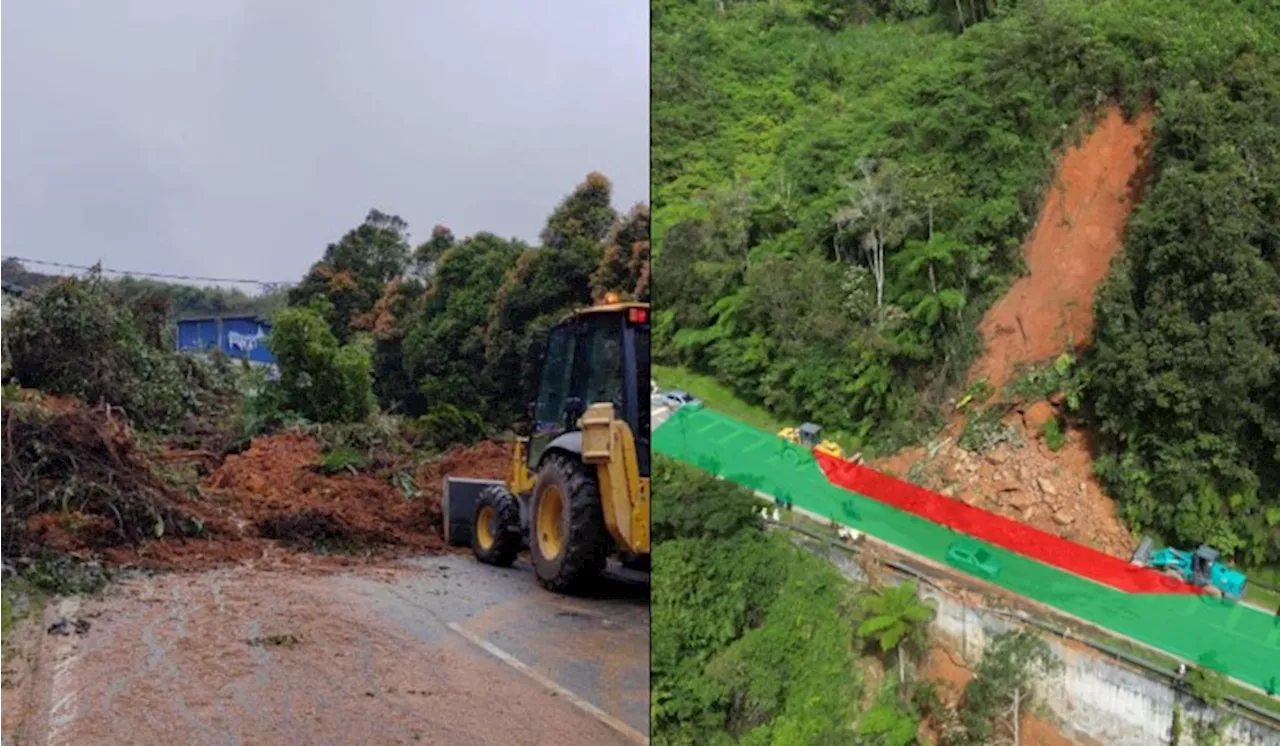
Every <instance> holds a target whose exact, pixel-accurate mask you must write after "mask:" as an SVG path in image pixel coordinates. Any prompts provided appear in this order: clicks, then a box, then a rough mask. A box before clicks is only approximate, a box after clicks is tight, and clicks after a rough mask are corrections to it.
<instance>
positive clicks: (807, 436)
mask: <svg viewBox="0 0 1280 746" xmlns="http://www.w3.org/2000/svg"><path fill="white" fill-rule="evenodd" d="M821 432H822V427H820V426H819V425H815V424H813V423H812V422H806V423H804V424H802V425H801V426H800V427H799V428H797V429H796V435H797V436H798V437H799V439H800V445H802V446H804V447H806V448H817V446H818V443H819V442H820V441H819V440H818V435H819V434H820V433H821Z"/></svg>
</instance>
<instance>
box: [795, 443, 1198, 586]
mask: <svg viewBox="0 0 1280 746" xmlns="http://www.w3.org/2000/svg"><path fill="white" fill-rule="evenodd" d="M814 456H815V457H817V459H818V465H819V466H821V467H822V471H823V473H824V474H826V476H827V479H828V480H830V481H831V482H832V483H833V484H835V485H837V486H839V487H843V488H845V489H847V490H851V491H853V492H856V493H858V494H860V495H864V496H866V497H869V498H871V499H873V500H877V501H879V502H882V503H885V504H886V505H892V506H893V507H895V508H898V509H899V510H905V511H906V512H908V513H913V514H915V515H918V516H920V517H921V518H924V519H925V520H928V521H932V522H933V523H937V524H939V525H942V526H946V527H948V528H951V529H954V530H956V531H959V532H961V533H965V534H968V535H969V536H972V537H974V538H976V539H981V540H983V541H985V542H989V543H991V544H995V545H996V546H998V547H1002V548H1004V549H1008V550H1009V551H1011V552H1017V553H1018V554H1021V555H1023V556H1024V557H1030V558H1031V559H1034V560H1039V561H1040V562H1043V563H1045V564H1046V565H1051V566H1053V567H1056V568H1058V569H1060V570H1066V571H1067V572H1070V573H1074V574H1076V575H1079V576H1081V577H1085V578H1088V579H1090V580H1093V581H1095V582H1098V583H1102V584H1103V585H1108V586H1111V587H1112V588H1116V589H1118V590H1122V591H1126V592H1128V593H1190V594H1198V593H1203V591H1202V590H1201V589H1199V588H1196V587H1195V586H1193V585H1190V584H1188V583H1184V582H1182V581H1181V580H1178V579H1177V578H1173V577H1170V576H1168V575H1164V574H1162V573H1160V572H1157V571H1155V570H1152V569H1150V568H1145V567H1135V566H1134V565H1133V564H1131V563H1129V562H1126V561H1124V560H1122V559H1118V558H1116V557H1112V556H1111V555H1109V554H1106V553H1104V552H1100V551H1098V550H1097V549H1093V548H1092V547H1087V546H1084V545H1083V544H1077V543H1075V542H1073V541H1068V540H1066V539H1063V538H1062V537H1060V536H1054V535H1053V534H1051V533H1048V532H1046V531H1041V530H1040V529H1037V528H1032V527H1031V526H1027V525H1024V524H1021V523H1018V522H1017V521H1015V520H1012V519H1010V518H1005V517H1004V516H1002V515H996V514H995V513H991V512H988V511H986V510H982V509H981V508H975V507H973V506H972V505H966V504H965V503H963V502H960V501H959V500H952V499H950V498H947V497H944V496H943V495H939V494H937V493H935V492H930V491H929V490H926V489H924V488H923V487H918V486H916V485H914V484H911V483H910V482H904V481H902V480H900V479H894V478H893V477H891V476H888V475H886V474H881V473H880V472H878V471H875V470H874V469H869V468H867V467H865V466H860V465H858V464H854V463H850V462H848V461H843V460H841V459H837V458H835V457H833V456H828V455H827V454H824V453H818V452H816V451H815V452H814Z"/></svg>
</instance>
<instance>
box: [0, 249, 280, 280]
mask: <svg viewBox="0 0 1280 746" xmlns="http://www.w3.org/2000/svg"><path fill="white" fill-rule="evenodd" d="M3 258H4V259H13V260H15V261H18V262H22V263H23V264H38V265H42V266H46V267H58V268H61V269H77V270H80V271H83V272H93V271H97V272H108V273H111V274H114V275H136V276H138V277H155V278H158V279H164V280H187V281H191V282H229V283H239V284H249V285H261V286H262V287H267V288H270V287H280V286H284V285H292V284H294V283H292V282H270V281H267V280H248V279H244V278H236V277H202V276H199V275H179V274H169V273H165V272H135V271H133V270H127V269H111V268H109V267H103V266H101V265H93V266H85V265H83V264H67V263H65V262H51V261H48V260H45V259H28V258H26V257H21V256H5V257H3Z"/></svg>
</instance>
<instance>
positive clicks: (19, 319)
mask: <svg viewBox="0 0 1280 746" xmlns="http://www.w3.org/2000/svg"><path fill="white" fill-rule="evenodd" d="M26 301H27V302H25V303H24V304H22V305H21V306H20V307H18V308H17V309H15V310H14V311H13V313H12V315H11V316H10V317H9V318H8V319H6V320H5V323H4V334H5V344H6V347H7V353H8V356H7V357H8V360H7V361H6V362H7V363H8V364H9V366H10V368H9V373H10V374H11V375H12V376H13V377H14V378H16V379H17V381H18V382H19V383H21V384H22V385H24V386H29V387H32V388H38V389H40V390H42V391H46V392H49V393H53V394H67V395H73V396H78V397H80V398H82V399H84V400H85V401H86V402H88V403H90V404H96V403H98V402H105V403H107V404H111V405H114V406H117V407H121V408H123V409H124V410H125V411H126V412H127V413H128V415H129V417H130V419H132V420H133V421H134V422H135V423H136V424H137V425H139V426H141V427H143V428H147V429H160V430H163V429H167V428H171V427H173V426H175V425H176V424H177V423H178V422H179V421H180V420H181V419H182V418H184V417H185V416H186V415H188V414H190V413H191V412H192V411H194V410H195V409H196V408H197V407H198V406H199V403H200V402H199V399H198V398H197V397H196V396H195V394H194V392H192V391H191V390H189V389H187V388H186V387H184V375H183V372H182V368H181V367H180V363H179V359H178V356H177V354H176V353H174V352H173V351H172V348H168V347H166V346H165V345H163V344H159V343H158V340H157V339H156V334H157V330H156V329H155V328H154V319H153V320H152V323H151V324H150V325H149V326H150V327H151V328H149V329H144V325H143V324H142V323H141V322H140V321H139V319H138V318H137V317H136V316H135V315H134V312H133V310H132V309H131V308H130V307H129V306H127V305H124V304H121V303H120V302H119V301H118V299H117V298H116V297H115V295H114V294H113V293H112V291H111V287H110V285H109V283H108V282H107V281H105V280H103V279H101V278H100V277H97V276H91V277H90V278H89V279H87V280H78V279H64V280H59V281H57V282H55V283H53V284H51V285H48V286H46V287H44V288H41V289H40V290H38V291H35V292H33V293H31V294H29V295H28V296H26Z"/></svg>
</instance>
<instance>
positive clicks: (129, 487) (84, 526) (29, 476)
mask: <svg viewBox="0 0 1280 746" xmlns="http://www.w3.org/2000/svg"><path fill="white" fill-rule="evenodd" d="M3 419H4V435H3V439H2V440H3V454H2V455H3V462H2V464H0V466H2V468H3V480H4V507H3V513H4V556H5V557H12V556H16V555H19V554H22V553H25V552H27V551H30V550H32V549H35V548H38V546H39V545H41V544H43V543H45V542H43V541H42V537H44V536H45V535H46V534H49V533H50V532H51V531H56V529H57V527H58V525H59V524H61V525H62V527H63V528H64V529H65V530H67V531H72V532H74V533H75V535H76V537H77V541H78V543H80V544H82V545H84V546H87V547H93V548H101V547H105V546H112V545H116V544H121V543H128V542H138V541H142V540H144V539H147V538H156V537H160V536H181V535H182V534H183V533H190V532H191V530H192V529H193V528H194V527H195V526H196V525H197V524H196V523H195V522H194V521H192V520H191V518H192V516H191V514H190V513H189V512H187V511H186V510H184V508H183V506H182V505H181V497H180V496H179V495H178V494H177V493H176V492H175V491H174V490H173V489H172V488H170V487H169V486H167V485H166V484H164V483H163V482H161V481H160V480H158V479H157V478H156V477H155V476H154V474H153V473H152V471H151V467H150V463H149V461H148V459H147V457H146V455H145V454H144V453H143V452H142V451H140V450H139V449H138V447H137V445H136V442H135V441H134V438H133V433H132V431H131V429H130V427H129V423H128V421H127V420H126V419H125V417H124V414H123V413H122V412H121V411H120V410H119V409H118V408H112V407H110V406H106V405H101V406H96V407H88V406H85V405H84V404H82V403H81V402H80V401H79V400H76V399H67V398H55V397H44V396H40V395H37V394H34V393H31V392H23V393H22V394H20V395H19V397H18V398H17V399H16V400H14V401H8V400H6V401H5V402H4V405H3ZM54 517H57V518H58V519H59V520H52V519H53V518H54ZM56 543H57V542H55V544H56Z"/></svg>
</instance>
